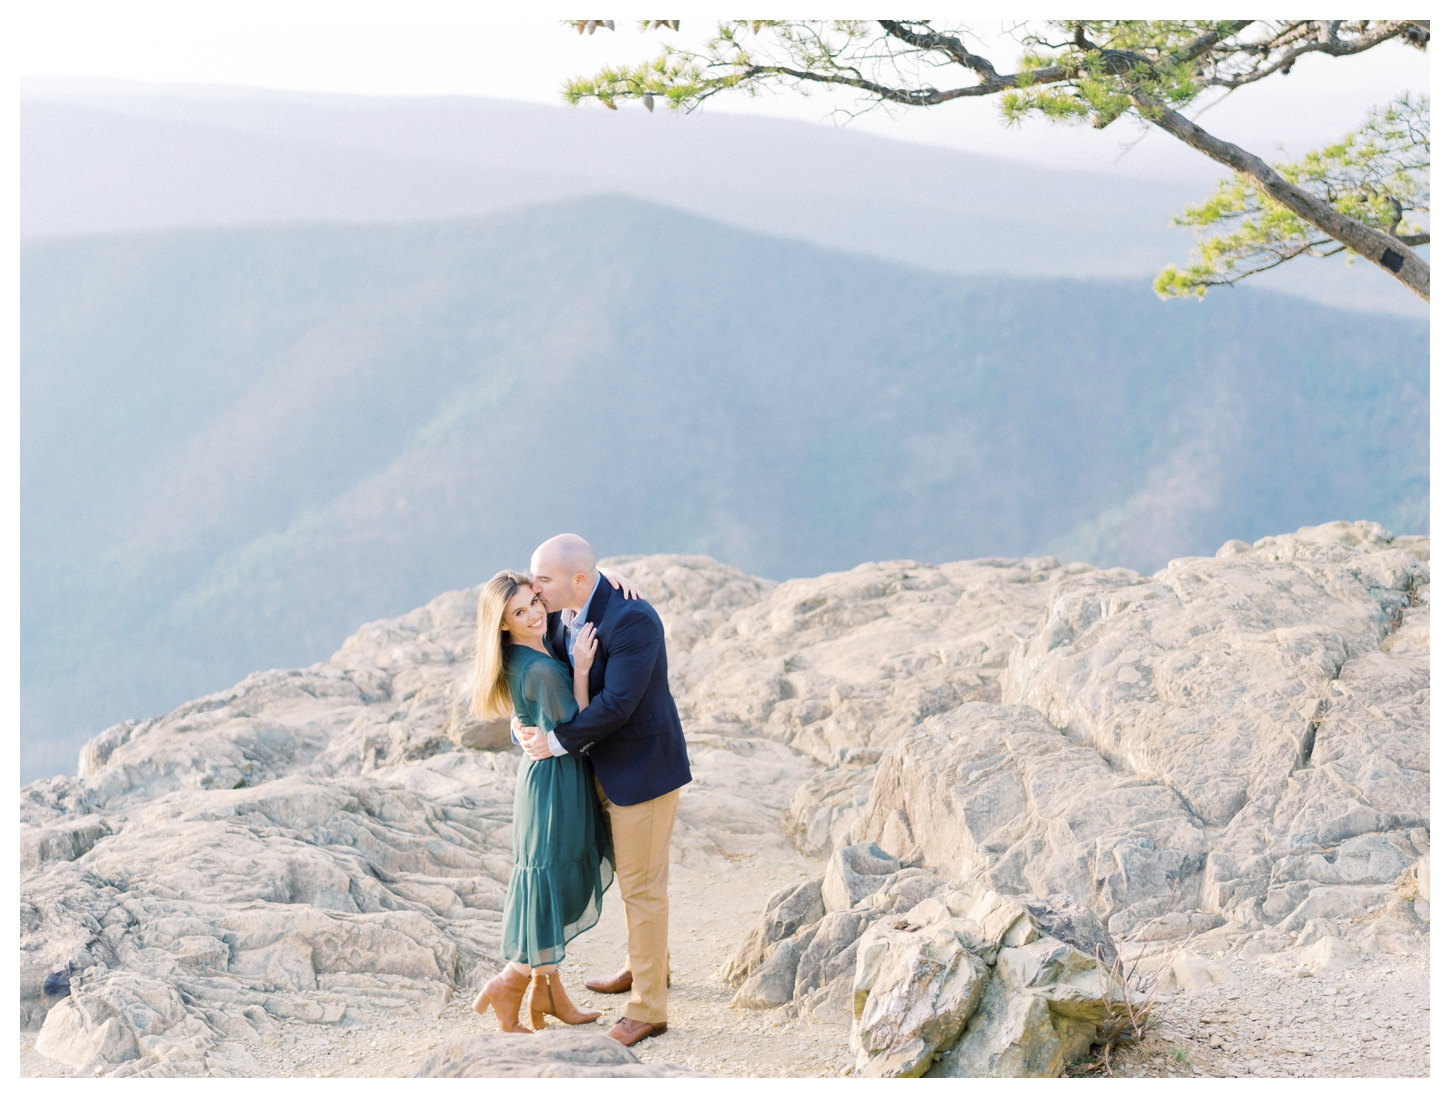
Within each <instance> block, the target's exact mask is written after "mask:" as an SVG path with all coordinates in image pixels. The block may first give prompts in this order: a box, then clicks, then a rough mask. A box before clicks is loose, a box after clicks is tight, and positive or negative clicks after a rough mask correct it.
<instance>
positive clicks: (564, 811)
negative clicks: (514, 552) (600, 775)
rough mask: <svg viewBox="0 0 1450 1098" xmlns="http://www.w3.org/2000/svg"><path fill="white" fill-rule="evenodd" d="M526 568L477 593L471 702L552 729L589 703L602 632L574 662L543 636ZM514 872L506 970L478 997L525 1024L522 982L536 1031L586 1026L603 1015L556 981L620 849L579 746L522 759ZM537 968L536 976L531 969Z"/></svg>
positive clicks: (509, 1027) (588, 630) (501, 1020)
mask: <svg viewBox="0 0 1450 1098" xmlns="http://www.w3.org/2000/svg"><path fill="white" fill-rule="evenodd" d="M530 582H531V581H530V579H529V577H528V576H526V575H523V574H522V573H519V572H509V571H504V572H500V573H499V574H498V575H496V576H494V577H493V579H491V580H489V581H488V582H487V583H486V584H484V585H483V590H482V592H481V593H480V594H479V596H478V654H477V662H476V667H475V679H474V694H473V712H474V714H475V715H476V716H478V717H480V718H486V717H503V716H508V715H509V714H511V713H512V714H517V716H518V718H519V720H520V721H522V722H523V723H525V724H531V725H534V726H535V727H537V728H542V729H544V730H545V731H546V732H551V731H553V730H554V728H555V727H556V726H557V725H559V724H562V723H563V722H564V721H567V720H569V719H570V718H572V717H573V716H574V715H575V714H576V713H578V712H579V710H581V709H583V708H585V707H586V706H588V704H589V668H590V667H591V666H592V665H593V662H594V654H595V651H596V649H597V648H598V645H599V642H598V640H597V639H596V638H595V636H594V626H593V625H592V624H586V625H585V626H584V628H583V629H582V630H581V631H580V633H579V637H578V639H577V640H576V641H575V645H574V670H573V672H572V674H571V673H570V670H569V665H568V664H567V663H565V662H563V661H562V660H561V659H559V658H557V657H556V654H555V653H554V652H552V651H551V650H550V648H549V646H548V643H547V642H546V640H545V639H544V634H545V632H546V631H547V626H548V614H547V612H546V611H545V610H544V605H543V603H542V602H541V601H540V600H539V597H538V596H537V595H535V594H534V592H533V588H532V587H531V586H530ZM513 837H514V872H513V877H512V879H511V880H510V881H509V888H508V896H507V898H506V899H505V901H504V923H503V955H504V957H505V959H507V960H508V962H509V963H508V965H506V966H505V967H504V969H503V971H502V972H500V973H499V974H498V975H497V976H495V977H494V978H493V979H492V980H490V981H489V982H488V983H487V984H485V985H484V988H483V990H482V991H481V992H479V995H478V998H477V999H476V1000H474V1003H473V1009H474V1010H476V1011H478V1012H479V1013H480V1014H485V1013H487V1012H488V1008H489V1007H490V1006H492V1007H493V1009H494V1013H495V1014H497V1015H498V1024H499V1028H500V1029H502V1030H503V1031H504V1032H505V1033H528V1032H530V1031H529V1030H528V1029H526V1028H524V1027H523V1026H522V1025H520V1024H519V1007H520V1006H521V1005H522V1002H523V996H524V991H525V989H526V988H527V989H528V992H529V1015H530V1021H532V1023H533V1026H534V1029H536V1030H537V1029H543V1028H544V1015H546V1014H552V1015H553V1016H554V1017H555V1018H558V1019H559V1020H560V1021H562V1022H566V1023H567V1024H569V1025H573V1026H577V1025H581V1024H583V1023H584V1022H592V1021H593V1020H594V1019H595V1018H597V1017H599V1012H598V1011H581V1010H578V1009H576V1008H575V1006H574V1004H573V1003H571V1002H570V1001H569V996H568V995H567V994H565V992H564V988H563V985H562V984H561V983H560V982H559V974H558V971H557V966H558V963H559V962H560V961H561V960H563V959H564V945H565V943H566V942H568V941H569V940H570V939H571V938H573V937H575V936H576V935H578V934H580V933H582V932H583V931H585V930H588V929H589V928H590V927H592V926H593V925H594V924H595V923H596V922H598V920H599V910H600V908H601V907H602V906H603V903H604V892H605V890H606V889H607V888H608V887H609V886H610V884H611V883H612V882H613V880H614V852H613V850H612V849H611V847H610V843H609V834H608V831H607V830H606V827H605V821H604V812H603V810H602V809H601V808H600V806H599V799H598V797H597V796H596V795H595V792H594V772H593V770H592V769H591V767H590V765H589V763H588V761H587V760H585V759H583V758H580V757H579V756H577V755H559V756H555V757H553V758H548V759H542V760H539V761H535V760H534V759H531V758H529V757H528V756H527V755H525V756H524V757H523V759H521V760H520V761H519V776H518V783H517V785H516V786H515V787H514V829H513ZM531 978H532V979H531Z"/></svg>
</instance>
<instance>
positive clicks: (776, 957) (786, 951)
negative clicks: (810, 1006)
mask: <svg viewBox="0 0 1450 1098" xmlns="http://www.w3.org/2000/svg"><path fill="white" fill-rule="evenodd" d="M815 935H816V927H815V926H814V925H813V926H808V927H806V928H804V929H802V930H798V931H796V933H794V934H792V935H791V936H790V937H789V938H786V939H785V940H783V941H780V942H776V943H775V945H774V947H772V949H771V951H770V953H769V954H768V955H767V956H766V958H765V960H764V961H762V962H761V963H760V965H759V966H757V967H756V969H755V970H754V971H753V972H751V974H750V975H749V976H748V977H746V979H745V982H744V983H742V984H741V985H740V990H739V991H737V992H736V993H735V997H734V998H733V999H731V1000H730V1005H731V1006H732V1007H741V1008H744V1009H747V1010H764V1009H766V1008H768V1007H777V1006H782V1005H784V1004H785V1003H788V1002H790V1001H791V1000H792V999H794V998H795V997H796V975H797V970H798V969H799V967H800V961H801V956H802V955H803V954H804V953H805V951H806V950H807V949H809V948H810V945H811V942H812V940H813V939H814V938H815Z"/></svg>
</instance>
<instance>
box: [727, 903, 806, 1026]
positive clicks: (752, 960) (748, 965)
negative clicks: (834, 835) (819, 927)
mask: <svg viewBox="0 0 1450 1098" xmlns="http://www.w3.org/2000/svg"><path fill="white" fill-rule="evenodd" d="M825 913H826V909H825V906H824V905H823V904H822V902H821V882H820V881H805V882H802V883H801V884H798V885H789V886H787V887H786V888H783V889H781V890H780V891H779V892H776V893H775V894H774V895H772V896H771V897H770V899H768V900H766V902H765V911H764V912H763V913H762V914H761V916H760V918H759V919H758V920H756V923H755V926H754V927H752V928H751V930H750V933H749V934H748V935H746V937H745V940H744V941H742V942H741V943H740V945H739V946H738V947H737V948H736V950H735V953H734V954H733V955H732V956H731V957H730V959H729V960H728V961H726V962H725V964H724V966H723V967H722V968H721V969H720V978H721V979H722V980H724V981H725V983H727V984H729V985H730V986H731V987H738V986H739V985H740V983H741V981H743V980H744V979H745V978H746V977H747V976H749V975H750V974H751V973H752V972H754V971H755V970H756V968H758V967H759V966H760V964H761V962H763V961H764V960H765V959H766V957H768V956H769V955H770V954H771V951H772V950H774V948H775V944H776V943H777V942H779V941H781V940H782V939H784V938H789V937H791V936H792V935H793V934H795V933H796V931H798V930H800V929H801V928H802V927H805V926H810V925H811V924H813V923H815V922H816V921H817V920H818V919H820V917H821V916H822V915H824V914H825ZM786 998H789V996H787V997H786ZM782 1001H784V1000H782Z"/></svg>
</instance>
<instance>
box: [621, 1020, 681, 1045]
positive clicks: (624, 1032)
mask: <svg viewBox="0 0 1450 1098" xmlns="http://www.w3.org/2000/svg"><path fill="white" fill-rule="evenodd" d="M669 1028H670V1027H669V1026H668V1025H666V1024H665V1023H664V1022H654V1023H650V1022H636V1021H635V1020H634V1019H633V1018H621V1019H620V1020H619V1021H617V1022H615V1023H614V1025H612V1026H610V1027H609V1033H608V1036H610V1037H613V1038H614V1039H615V1040H616V1041H618V1042H619V1043H620V1044H621V1045H624V1046H626V1047H628V1046H629V1045H637V1044H639V1042H641V1041H643V1040H644V1039H645V1038H646V1037H658V1036H659V1035H660V1034H661V1033H663V1032H664V1031H665V1030H667V1029H669Z"/></svg>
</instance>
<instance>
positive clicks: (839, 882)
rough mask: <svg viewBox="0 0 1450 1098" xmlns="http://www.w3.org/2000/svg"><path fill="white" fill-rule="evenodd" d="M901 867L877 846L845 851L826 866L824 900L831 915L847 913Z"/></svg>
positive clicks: (857, 845)
mask: <svg viewBox="0 0 1450 1098" xmlns="http://www.w3.org/2000/svg"><path fill="white" fill-rule="evenodd" d="M900 868H901V863H900V862H899V861H898V860H897V859H895V858H893V857H892V856H891V855H890V854H888V853H886V851H884V850H882V849H881V848H880V847H879V846H877V845H876V844H875V843H855V844H853V845H851V846H847V847H842V848H841V849H840V850H838V851H836V852H835V853H834V854H832V855H831V858H830V861H828V862H827V863H826V877H825V880H824V881H823V882H822V883H821V899H822V900H823V901H824V902H825V907H826V910H827V911H845V910H847V909H849V908H852V907H855V906H856V905H857V904H858V903H860V902H861V901H862V900H864V899H865V898H866V897H867V896H870V895H871V894H872V893H873V892H876V891H877V890H878V889H880V888H881V887H882V886H883V885H885V884H886V882H887V881H888V880H889V879H890V878H891V877H892V876H894V875H895V873H896V871H897V870H899V869H900Z"/></svg>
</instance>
